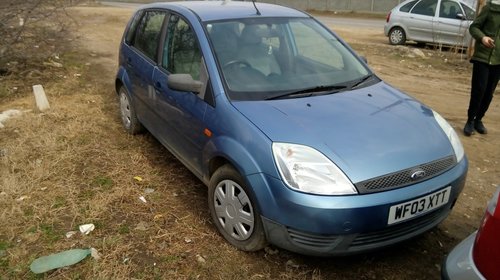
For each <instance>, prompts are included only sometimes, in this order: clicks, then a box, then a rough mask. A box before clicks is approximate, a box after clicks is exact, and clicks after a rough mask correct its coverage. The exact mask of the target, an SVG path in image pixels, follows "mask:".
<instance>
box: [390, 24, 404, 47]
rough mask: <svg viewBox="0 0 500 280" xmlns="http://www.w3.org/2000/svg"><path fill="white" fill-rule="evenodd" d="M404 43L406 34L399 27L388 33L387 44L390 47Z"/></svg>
mask: <svg viewBox="0 0 500 280" xmlns="http://www.w3.org/2000/svg"><path fill="white" fill-rule="evenodd" d="M405 42H406V33H405V31H404V30H403V28H401V27H394V28H392V29H391V31H390V32H389V43H390V44H391V45H402V44H404V43H405Z"/></svg>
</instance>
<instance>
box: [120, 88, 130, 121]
mask: <svg viewBox="0 0 500 280" xmlns="http://www.w3.org/2000/svg"><path fill="white" fill-rule="evenodd" d="M120 112H121V115H122V121H123V125H125V127H127V128H128V127H130V123H131V120H130V118H131V112H130V103H129V101H128V96H127V94H125V93H123V92H122V93H121V94H120Z"/></svg>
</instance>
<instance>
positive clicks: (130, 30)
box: [125, 11, 142, 45]
mask: <svg viewBox="0 0 500 280" xmlns="http://www.w3.org/2000/svg"><path fill="white" fill-rule="evenodd" d="M141 16H142V11H140V12H137V13H136V14H135V15H134V17H133V18H132V21H131V22H130V24H129V27H128V30H127V33H126V35H125V43H126V44H127V45H130V44H131V43H132V41H133V40H134V35H135V30H136V28H137V24H138V23H139V19H140V18H141Z"/></svg>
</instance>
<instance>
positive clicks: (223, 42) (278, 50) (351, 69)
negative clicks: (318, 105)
mask: <svg viewBox="0 0 500 280" xmlns="http://www.w3.org/2000/svg"><path fill="white" fill-rule="evenodd" d="M206 29H207V31H208V34H209V37H210V40H211V43H212V46H213V48H214V50H215V55H216V59H217V62H218V64H219V66H220V69H221V70H222V76H223V79H224V81H225V85H226V88H227V90H228V94H229V97H230V98H231V99H237V100H263V99H272V98H273V97H275V96H279V95H283V94H284V93H285V94H286V93H287V92H296V91H301V90H307V89H309V88H316V89H317V88H318V87H319V88H331V87H333V86H337V87H342V86H343V87H348V86H350V85H351V84H352V83H358V81H359V80H360V79H363V78H364V77H366V76H367V75H369V74H370V72H369V70H368V69H367V68H366V67H365V66H364V65H363V64H362V63H361V62H360V61H359V60H358V59H357V58H356V57H355V56H354V55H353V54H352V53H351V52H350V51H349V50H348V49H347V48H346V47H345V46H344V45H342V43H341V42H340V41H339V40H338V39H337V38H336V37H335V36H334V35H332V34H331V33H330V32H329V31H328V30H325V28H323V27H322V26H321V25H319V24H318V23H317V22H316V21H314V20H313V19H310V18H258V19H255V18H252V19H238V20H232V21H219V22H210V23H207V24H206Z"/></svg>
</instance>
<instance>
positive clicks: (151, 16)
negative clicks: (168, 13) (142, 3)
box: [132, 11, 165, 61]
mask: <svg viewBox="0 0 500 280" xmlns="http://www.w3.org/2000/svg"><path fill="white" fill-rule="evenodd" d="M164 19H165V13H164V12H161V11H146V12H145V13H144V16H143V17H142V18H141V20H140V21H139V23H138V25H137V30H136V32H135V37H134V40H133V43H132V45H133V46H134V47H135V48H137V49H138V50H139V51H141V52H142V53H144V54H145V55H146V56H147V57H149V58H151V59H152V60H155V61H156V55H157V50H158V42H159V38H160V33H161V29H162V26H163V21H164Z"/></svg>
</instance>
